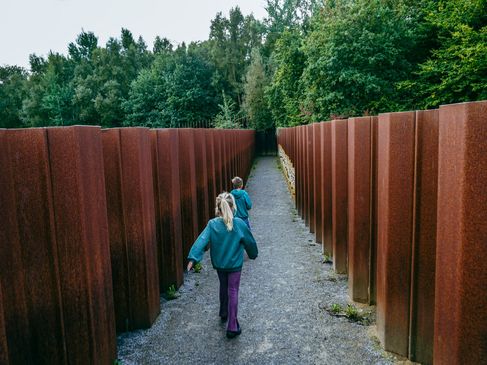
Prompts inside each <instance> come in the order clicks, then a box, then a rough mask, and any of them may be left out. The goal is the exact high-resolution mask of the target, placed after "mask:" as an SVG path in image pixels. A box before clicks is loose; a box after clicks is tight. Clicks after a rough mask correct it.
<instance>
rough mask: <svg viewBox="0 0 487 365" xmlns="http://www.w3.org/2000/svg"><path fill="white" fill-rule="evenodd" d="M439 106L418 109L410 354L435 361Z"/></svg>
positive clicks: (428, 361) (419, 359) (424, 360)
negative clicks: (426, 109) (434, 108)
mask: <svg viewBox="0 0 487 365" xmlns="http://www.w3.org/2000/svg"><path fill="white" fill-rule="evenodd" d="M438 118H439V112H438V110H428V111H417V112H416V132H415V133H416V135H415V156H416V158H415V177H414V189H415V190H414V194H415V196H414V201H413V203H414V207H413V209H414V211H413V213H414V216H413V224H414V226H413V229H414V232H413V242H412V245H413V247H412V276H411V278H412V283H411V307H410V308H411V309H410V318H411V324H410V334H409V341H410V342H409V358H410V359H411V360H413V361H416V362H420V363H421V364H432V363H433V337H434V333H433V332H434V307H435V264H436V211H437V193H438Z"/></svg>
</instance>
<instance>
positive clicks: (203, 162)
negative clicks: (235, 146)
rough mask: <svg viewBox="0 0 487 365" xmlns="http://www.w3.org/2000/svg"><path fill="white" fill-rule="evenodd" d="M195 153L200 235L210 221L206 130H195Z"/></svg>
mask: <svg viewBox="0 0 487 365" xmlns="http://www.w3.org/2000/svg"><path fill="white" fill-rule="evenodd" d="M194 153H195V168H196V170H195V171H196V196H197V201H198V234H199V233H200V232H202V231H203V229H205V227H206V224H207V223H208V219H209V203H208V167H207V156H206V134H205V130H204V129H195V130H194Z"/></svg>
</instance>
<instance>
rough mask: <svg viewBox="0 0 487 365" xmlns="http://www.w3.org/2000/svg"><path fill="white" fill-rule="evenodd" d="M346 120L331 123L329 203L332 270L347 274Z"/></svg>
mask: <svg viewBox="0 0 487 365" xmlns="http://www.w3.org/2000/svg"><path fill="white" fill-rule="evenodd" d="M347 123H348V121H347V120H333V121H332V122H331V197H332V198H331V201H332V245H333V268H334V269H335V271H336V272H337V273H339V274H346V273H347V238H348V237H347V236H348V228H347V219H348V216H347V210H348V199H347V194H348V188H347V186H348V169H347V164H348V157H347V155H348V151H347V140H348V132H347Z"/></svg>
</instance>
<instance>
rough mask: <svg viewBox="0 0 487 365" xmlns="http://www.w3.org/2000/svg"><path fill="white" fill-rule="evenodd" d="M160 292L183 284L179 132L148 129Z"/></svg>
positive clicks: (176, 130)
mask: <svg viewBox="0 0 487 365" xmlns="http://www.w3.org/2000/svg"><path fill="white" fill-rule="evenodd" d="M151 140H152V161H153V171H154V206H155V216H156V237H157V244H158V250H157V257H158V266H159V286H160V291H161V292H162V293H163V292H165V291H166V290H167V289H168V288H169V287H170V286H171V285H174V286H175V287H179V286H181V285H182V284H183V279H184V278H183V265H182V264H181V263H182V262H183V247H182V231H181V226H182V223H181V191H180V180H179V166H180V163H179V131H178V129H156V130H152V131H151Z"/></svg>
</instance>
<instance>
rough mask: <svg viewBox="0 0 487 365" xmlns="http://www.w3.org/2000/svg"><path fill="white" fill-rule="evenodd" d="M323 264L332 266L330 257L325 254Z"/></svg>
mask: <svg viewBox="0 0 487 365" xmlns="http://www.w3.org/2000/svg"><path fill="white" fill-rule="evenodd" d="M323 263H324V264H332V263H333V261H332V260H331V256H329V255H327V254H326V253H325V254H323Z"/></svg>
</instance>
